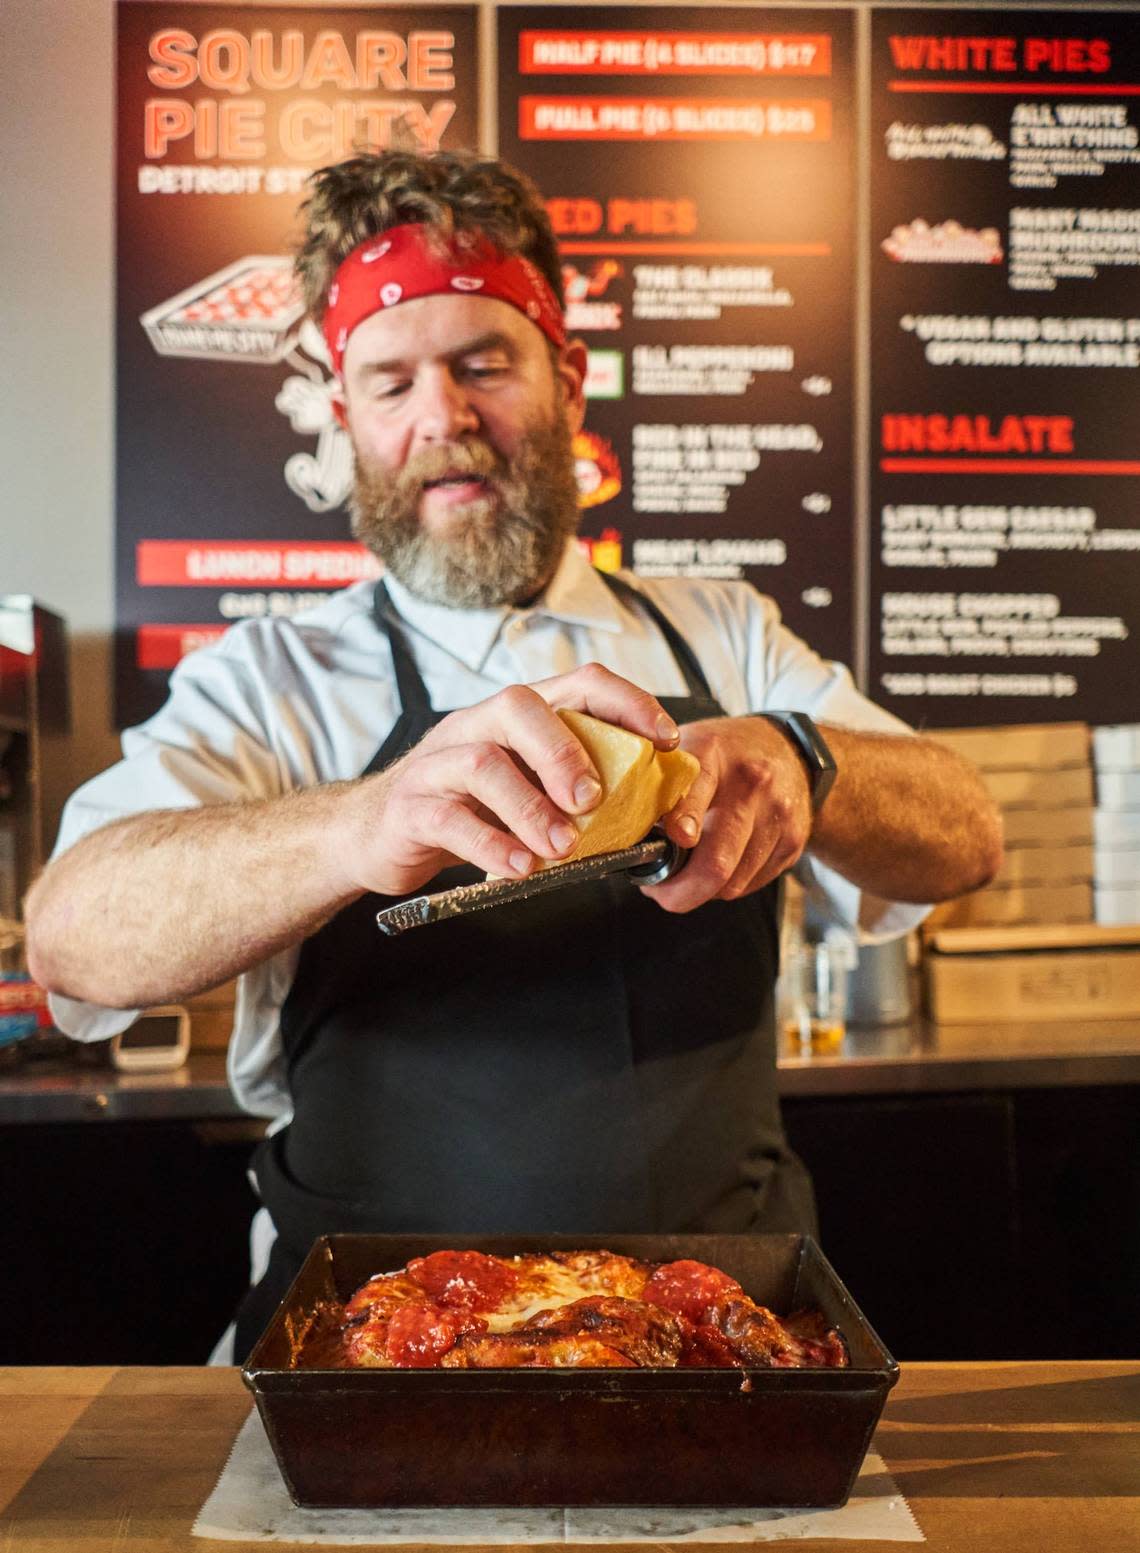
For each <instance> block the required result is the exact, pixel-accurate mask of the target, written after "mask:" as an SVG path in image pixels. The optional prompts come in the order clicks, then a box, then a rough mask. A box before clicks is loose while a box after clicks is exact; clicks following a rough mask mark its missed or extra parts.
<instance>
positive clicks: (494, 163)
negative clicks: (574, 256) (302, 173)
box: [294, 150, 566, 323]
mask: <svg viewBox="0 0 1140 1553" xmlns="http://www.w3.org/2000/svg"><path fill="white" fill-rule="evenodd" d="M308 181H309V185H310V187H311V189H312V193H311V194H310V195H309V197H308V199H307V200H306V201H305V203H304V204H303V205H302V206H301V214H302V215H303V217H304V219H305V236H304V238H303V240H302V242H301V245H300V247H299V248H298V251H297V255H296V259H295V261H294V262H295V268H296V271H297V275H298V277H299V279H300V282H301V286H302V289H303V291H304V296H305V302H306V305H307V306H308V309H309V312H310V313H311V314H312V316H313V318H314V319H315V320H316V321H317V323H320V322H321V320H322V319H323V317H324V313H325V305H326V298H327V296H328V289H329V286H330V284H331V283H332V278H333V275H334V274H335V273H336V270H337V267H338V265H340V264H341V263H342V261H343V260H344V259H345V258H347V256H348V255H349V254H350V253H351V252H352V250H353V249H354V248H355V247H356V246H357V245H358V244H359V243H362V242H364V240H365V239H366V238H368V237H375V236H377V235H378V234H379V233H380V232H384V231H386V230H387V229H388V227H392V226H401V225H403V224H404V223H405V222H413V221H415V222H421V223H422V224H423V225H424V226H426V227H427V228H428V233H429V234H431V235H432V236H434V237H435V238H437V239H438V241H439V244H440V245H441V246H442V247H447V248H453V249H454V248H457V247H458V248H460V249H462V248H463V246H464V244H465V242H466V243H471V242H472V241H473V240H475V239H478V238H489V239H490V240H491V242H493V243H494V244H495V246H496V247H497V248H500V249H501V250H502V251H503V252H504V253H512V254H522V255H523V256H524V257H525V258H528V259H531V260H532V261H533V262H534V263H535V264H536V265H537V266H538V268H539V269H540V270H541V271H542V273H543V275H545V277H546V279H547V280H548V281H549V282H550V284H551V286H552V287H553V289H554V294H555V296H556V297H557V298H558V302H559V305H560V306H565V302H566V298H565V294H564V292H563V289H562V265H561V260H560V259H559V256H558V244H557V242H556V241H555V237H554V232H553V230H552V228H551V225H550V218H549V217H548V215H547V213H546V206H545V205H544V203H543V199H542V195H541V194H540V193H539V192H538V190H537V188H535V186H534V184H533V183H532V182H531V181H530V179H529V178H527V177H526V176H525V175H524V174H523V173H520V172H518V171H516V169H515V168H513V167H510V166H508V164H507V163H506V162H500V161H498V160H497V159H494V158H491V157H481V156H479V155H477V154H476V153H475V152H473V151H434V152H430V153H421V152H415V151H403V150H393V151H376V152H359V153H358V154H357V155H356V156H351V157H349V158H348V159H347V160H346V161H343V162H337V163H335V164H334V165H333V166H331V167H322V168H320V169H319V171H317V172H315V173H313V175H312V176H311V177H310V178H309V180H308ZM429 240H430V238H429Z"/></svg>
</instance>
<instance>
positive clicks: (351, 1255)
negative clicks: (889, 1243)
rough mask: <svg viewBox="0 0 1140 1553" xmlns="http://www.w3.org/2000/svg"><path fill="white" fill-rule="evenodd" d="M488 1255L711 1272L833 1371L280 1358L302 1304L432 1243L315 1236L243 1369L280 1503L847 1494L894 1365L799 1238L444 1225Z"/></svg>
mask: <svg viewBox="0 0 1140 1553" xmlns="http://www.w3.org/2000/svg"><path fill="white" fill-rule="evenodd" d="M447 1245H448V1246H449V1247H452V1248H455V1249H461V1250H466V1249H473V1250H478V1251H484V1252H488V1253H490V1254H492V1255H496V1256H514V1255H516V1254H517V1253H519V1252H528V1251H530V1252H534V1251H559V1250H561V1251H572V1250H595V1249H606V1250H610V1251H614V1252H617V1253H619V1254H622V1255H625V1256H632V1257H641V1258H643V1259H644V1260H646V1261H654V1262H658V1261H674V1260H677V1259H680V1258H682V1257H691V1258H693V1259H694V1260H696V1261H701V1262H706V1263H708V1264H710V1265H712V1266H715V1267H719V1268H722V1269H723V1270H724V1271H725V1272H727V1273H729V1274H730V1275H731V1276H732V1277H734V1278H736V1279H738V1281H739V1282H740V1283H741V1285H742V1286H743V1288H744V1290H745V1292H746V1293H747V1294H749V1295H751V1296H752V1298H753V1299H755V1300H757V1301H758V1302H759V1303H761V1304H763V1305H767V1306H769V1307H770V1308H771V1309H773V1310H775V1311H776V1312H777V1313H778V1314H782V1315H787V1314H790V1313H791V1312H792V1311H794V1310H798V1309H801V1308H803V1307H806V1306H811V1307H815V1308H818V1309H819V1310H822V1312H823V1313H824V1315H825V1317H826V1318H827V1320H828V1322H829V1323H830V1324H833V1325H835V1326H838V1327H839V1328H840V1329H841V1331H842V1332H843V1335H844V1337H845V1338H846V1339H847V1344H848V1348H849V1350H850V1355H851V1365H850V1368H848V1369H841V1370H837V1369H815V1370H813V1369H805V1370H792V1369H786V1370H785V1369H757V1370H749V1371H748V1372H746V1373H742V1372H741V1371H740V1370H737V1369H720V1370H711V1369H710V1370H701V1369H594V1370H591V1369H513V1370H432V1369H425V1370H377V1369H316V1368H313V1369H310V1368H291V1367H290V1356H291V1353H292V1352H293V1347H294V1344H293V1341H292V1337H293V1335H294V1334H296V1333H297V1332H298V1331H299V1330H301V1329H302V1327H303V1324H304V1322H305V1321H306V1319H307V1318H308V1317H309V1316H310V1315H311V1313H312V1312H313V1311H314V1309H316V1308H317V1306H318V1304H319V1302H321V1301H329V1300H335V1301H343V1300H345V1299H347V1298H348V1296H349V1295H350V1294H351V1293H352V1292H353V1291H354V1290H355V1289H357V1288H358V1287H359V1286H360V1285H361V1284H362V1283H364V1282H365V1280H366V1279H368V1278H370V1277H372V1276H373V1275H374V1274H376V1273H379V1272H386V1271H391V1270H393V1269H395V1268H398V1267H402V1266H404V1265H405V1263H407V1262H408V1261H410V1260H411V1258H412V1257H416V1256H426V1255H427V1254H429V1253H430V1252H432V1251H435V1250H438V1249H440V1237H439V1236H438V1235H436V1236H426V1235H407V1236H403V1235H330V1236H325V1237H322V1239H320V1240H318V1241H317V1242H316V1243H315V1244H314V1246H313V1248H312V1250H311V1252H310V1253H309V1256H308V1257H307V1258H306V1261H305V1263H304V1266H303V1267H302V1268H301V1271H300V1273H299V1274H298V1275H297V1278H296V1280H295V1281H294V1283H293V1285H292V1287H291V1288H290V1290H289V1292H288V1294H287V1295H286V1297H285V1299H284V1300H283V1301H282V1303H281V1305H280V1306H279V1307H278V1309H277V1312H276V1314H275V1315H274V1317H273V1319H272V1321H271V1322H270V1324H269V1326H268V1327H267V1329H266V1331H265V1332H264V1334H263V1335H262V1337H261V1338H260V1340H259V1341H258V1343H257V1345H256V1347H255V1348H254V1350H253V1352H252V1353H251V1354H250V1357H249V1360H248V1362H247V1363H246V1366H245V1368H244V1369H243V1370H242V1378H243V1380H244V1381H245V1383H246V1385H247V1386H248V1387H249V1389H250V1390H251V1391H252V1392H253V1394H254V1397H255V1398H256V1400H257V1407H258V1411H259V1412H260V1414H261V1417H262V1421H263V1422H264V1424H265V1430H266V1433H267V1435H268V1436H269V1441H270V1444H271V1445H272V1447H273V1452H274V1454H275V1456H276V1458H277V1462H278V1465H279V1466H280V1468H281V1473H282V1476H283V1477H284V1479H285V1482H286V1485H287V1486H288V1489H289V1492H290V1493H291V1495H292V1496H293V1498H294V1500H295V1501H296V1503H297V1504H300V1505H312V1506H325V1507H331V1506H360V1507H365V1506H369V1507H382V1506H411V1505H420V1506H426V1505H432V1506H439V1505H449V1506H457V1505H460V1506H465V1505H505V1506H507V1505H554V1506H562V1505H595V1506H600V1505H607V1506H608V1505H690V1506H694V1507H697V1506H706V1507H707V1506H730V1505H739V1506H749V1507H759V1506H772V1505H781V1506H787V1507H806V1506H813V1507H818V1506H827V1505H838V1504H842V1503H843V1502H844V1501H845V1500H846V1498H847V1496H848V1494H849V1493H850V1491H851V1485H852V1483H853V1482H854V1480H855V1476H856V1474H857V1473H858V1471H859V1467H860V1464H861V1463H862V1460H863V1456H864V1454H865V1453H866V1450H867V1446H868V1444H869V1443H870V1439H871V1435H872V1432H873V1430H874V1428H875V1425H876V1423H877V1422H878V1419H879V1415H880V1413H881V1412H882V1409H883V1404H884V1402H885V1400H886V1395H887V1392H888V1391H889V1390H890V1388H891V1387H892V1386H893V1385H894V1384H895V1381H896V1380H897V1379H898V1365H897V1364H896V1363H895V1361H894V1360H893V1359H892V1358H891V1356H890V1354H889V1353H888V1352H887V1351H886V1349H885V1348H884V1347H883V1345H882V1343H881V1342H880V1341H879V1339H878V1337H877V1336H876V1335H875V1333H874V1332H873V1331H872V1329H871V1327H870V1326H869V1325H868V1323H867V1321H866V1320H865V1318H864V1317H863V1315H862V1314H861V1312H860V1311H859V1309H858V1307H857V1306H856V1305H855V1302H854V1301H853V1300H852V1298H851V1296H850V1295H849V1294H848V1292H847V1290H846V1289H845V1288H844V1286H843V1284H842V1283H841V1282H840V1280H839V1278H838V1277H837V1276H836V1274H835V1272H834V1270H833V1269H832V1268H831V1266H830V1265H829V1263H828V1262H827V1260H826V1259H825V1258H824V1256H823V1255H822V1253H821V1252H820V1250H819V1248H818V1246H816V1244H815V1243H814V1241H812V1240H810V1239H809V1238H807V1237H805V1236H801V1235H606V1236H597V1235H575V1236H568V1237H567V1236H551V1235H544V1236H542V1237H533V1236H531V1237H520V1236H492V1237H488V1236H478V1237H465V1236H461V1235H454V1236H449V1237H448V1238H447Z"/></svg>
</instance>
